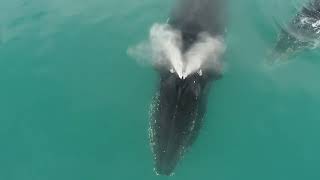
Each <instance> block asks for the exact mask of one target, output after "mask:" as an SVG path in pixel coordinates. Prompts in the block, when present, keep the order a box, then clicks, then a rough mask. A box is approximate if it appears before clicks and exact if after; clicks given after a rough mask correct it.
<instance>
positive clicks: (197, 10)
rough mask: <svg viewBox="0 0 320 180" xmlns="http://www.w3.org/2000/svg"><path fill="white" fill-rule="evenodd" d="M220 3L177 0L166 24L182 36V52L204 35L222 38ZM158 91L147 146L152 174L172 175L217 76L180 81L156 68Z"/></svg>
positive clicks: (202, 75)
mask: <svg viewBox="0 0 320 180" xmlns="http://www.w3.org/2000/svg"><path fill="white" fill-rule="evenodd" d="M223 2H224V1H223V0H180V1H178V3H177V7H176V8H175V9H174V10H173V12H172V14H171V16H170V20H169V22H168V24H169V25H170V26H171V27H173V28H175V29H177V30H179V31H180V32H181V34H182V42H183V44H182V45H183V52H185V51H187V50H188V49H189V48H190V47H191V46H192V45H193V44H194V43H195V42H197V38H198V35H199V34H200V33H202V32H206V33H208V34H210V35H211V36H222V35H223V34H224V31H225V27H224V21H223V19H222V18H223V17H224V16H223V15H222V12H224V6H223V4H224V3H223ZM158 72H159V74H160V83H159V91H158V92H157V94H156V96H155V98H154V101H153V106H152V113H151V122H150V139H151V147H152V151H153V156H154V162H155V171H156V173H157V174H159V175H172V174H173V172H174V169H175V167H176V166H177V164H178V162H179V160H180V159H181V158H182V157H183V156H184V154H185V152H186V151H187V150H188V148H189V147H190V146H191V145H192V144H193V143H194V141H195V139H196V138H197V136H198V134H199V130H200V128H201V126H202V122H203V119H204V115H205V112H206V106H207V97H208V94H209V91H210V87H211V86H212V84H213V82H214V80H216V79H218V78H219V77H220V74H216V73H215V72H213V71H210V70H203V71H202V72H201V73H198V72H196V73H193V74H191V75H189V76H187V78H186V79H180V78H179V77H178V75H177V74H176V73H171V72H170V71H169V69H165V68H162V69H158Z"/></svg>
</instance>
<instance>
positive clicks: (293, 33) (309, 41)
mask: <svg viewBox="0 0 320 180" xmlns="http://www.w3.org/2000/svg"><path fill="white" fill-rule="evenodd" d="M319 43H320V0H311V1H310V2H308V3H307V4H306V5H305V6H304V7H303V8H302V9H301V10H300V11H299V12H298V13H297V14H296V15H295V17H294V18H293V19H292V21H291V22H290V23H289V24H288V26H287V27H286V28H283V29H282V30H281V32H280V34H279V38H278V41H277V43H276V47H275V49H274V54H273V55H274V56H273V58H274V59H270V62H274V61H276V60H277V58H278V57H281V56H288V55H290V54H293V53H296V52H298V51H301V50H304V49H313V48H317V47H319Z"/></svg>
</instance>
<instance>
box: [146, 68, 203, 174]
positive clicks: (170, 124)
mask: <svg viewBox="0 0 320 180" xmlns="http://www.w3.org/2000/svg"><path fill="white" fill-rule="evenodd" d="M208 84H209V81H208V80H207V79H205V76H200V75H199V74H197V73H195V74H192V75H190V76H188V77H187V78H186V79H180V78H179V77H178V76H177V75H176V74H167V75H165V76H162V78H161V83H160V92H159V96H158V99H157V105H156V107H155V108H154V113H153V115H152V116H153V118H152V119H153V122H151V132H152V133H151V141H152V146H153V147H152V148H153V153H154V157H155V170H156V172H157V173H158V174H161V175H171V174H172V172H173V170H174V168H175V167H176V165H177V162H178V161H179V159H180V158H181V157H182V156H183V154H184V152H185V151H186V150H187V149H188V147H189V146H190V145H191V144H192V142H193V141H194V139H195V137H196V136H197V134H198V130H199V128H200V126H201V122H202V119H203V115H204V112H205V104H206V97H205V96H206V95H207V92H208V90H207V88H208Z"/></svg>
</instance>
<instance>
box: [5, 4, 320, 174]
mask: <svg viewBox="0 0 320 180" xmlns="http://www.w3.org/2000/svg"><path fill="white" fill-rule="evenodd" d="M172 4H173V2H172V1H169V0H165V1H160V0H92V1H84V0H78V1H72V0H51V1H41V0H1V1H0V180H72V179H74V180H106V179H108V180H109V179H115V180H127V179H137V180H151V179H177V180H178V179H181V180H189V179H190V180H195V179H201V180H202V179H203V180H205V179H217V180H270V179H272V180H301V179H306V180H315V179H319V178H320V174H319V163H320V153H319V152H320V141H319V138H320V131H319V129H320V111H319V106H320V83H319V80H318V78H319V77H320V71H319V68H320V61H319V53H318V52H316V51H315V50H314V51H305V52H302V53H300V54H298V55H296V56H293V57H290V58H289V60H290V63H288V64H286V65H282V66H279V67H277V68H273V69H270V68H266V67H265V66H264V64H263V61H264V59H265V57H266V56H267V54H268V51H270V50H271V48H272V47H273V46H274V43H275V41H276V38H277V33H278V32H279V27H277V26H276V24H277V23H274V20H276V21H278V23H280V24H282V23H285V22H287V21H288V19H290V18H291V17H292V16H293V15H294V14H295V12H296V11H297V9H296V8H297V7H299V4H301V1H298V0H292V1H289V0H288V1H285V0H272V1H263V0H259V1H256V0H233V1H232V0H230V2H229V6H228V14H229V16H228V19H229V20H228V22H229V25H228V33H227V34H228V35H227V38H226V43H227V51H226V55H225V58H224V61H226V64H227V66H226V67H225V73H224V76H223V78H222V79H221V80H219V81H217V82H216V83H215V84H214V86H213V88H212V90H211V94H210V98H209V105H208V112H207V117H206V122H205V124H204V127H203V129H202V130H201V134H200V136H199V138H198V140H197V142H196V143H195V144H194V146H193V147H192V149H191V150H190V152H189V153H187V154H186V156H185V158H184V159H183V160H182V161H181V163H180V165H179V166H178V167H177V168H176V174H175V176H173V177H161V176H156V175H155V174H154V172H153V162H152V154H151V151H150V148H149V141H148V132H147V129H148V124H149V119H148V111H149V109H148V108H149V104H150V102H151V98H152V96H153V94H154V92H155V91H156V84H157V78H158V77H157V74H156V72H154V71H153V70H152V68H151V67H148V66H142V65H140V64H139V63H137V62H136V61H135V60H134V59H133V58H132V57H129V56H128V54H127V49H128V48H129V47H131V46H134V45H135V44H137V43H139V42H141V41H143V40H146V38H147V36H148V31H149V28H150V26H151V25H152V24H153V23H155V22H164V21H165V20H166V18H167V17H168V14H169V12H170V9H171V7H172Z"/></svg>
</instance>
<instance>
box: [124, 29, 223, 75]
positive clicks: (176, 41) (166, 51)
mask: <svg viewBox="0 0 320 180" xmlns="http://www.w3.org/2000/svg"><path fill="white" fill-rule="evenodd" d="M224 51H225V46H224V43H223V40H222V38H221V37H212V36H210V35H209V34H208V33H206V32H203V33H200V34H199V35H198V39H197V41H196V42H195V43H194V44H193V45H192V46H191V47H190V49H189V50H188V51H187V52H184V53H182V35H181V32H180V31H179V30H176V29H174V28H172V27H171V26H170V25H169V24H158V23H156V24H154V25H153V26H152V27H151V29H150V34H149V42H148V43H147V44H146V43H144V44H139V45H138V46H136V47H135V48H130V49H129V51H128V52H129V54H130V55H132V56H134V57H135V58H137V59H148V57H151V58H149V59H151V64H152V65H154V66H165V67H166V68H168V70H170V72H171V73H177V75H178V76H179V77H180V78H186V77H187V76H188V75H190V74H193V73H195V72H200V73H199V74H202V69H212V70H214V71H219V72H221V68H222V63H221V62H220V59H219V57H220V55H221V54H222V53H223V52H224Z"/></svg>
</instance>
